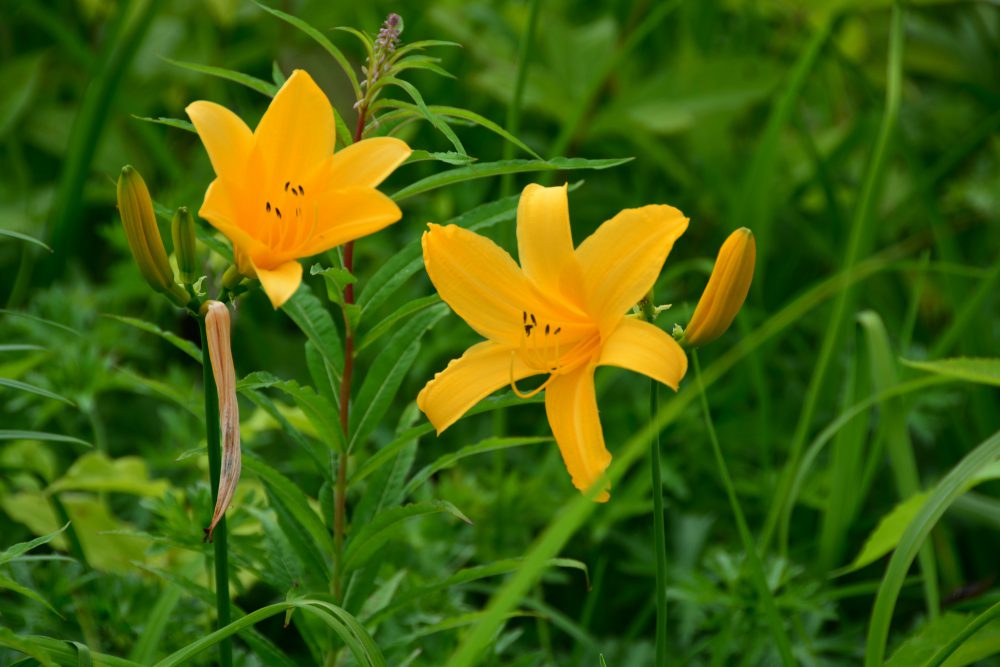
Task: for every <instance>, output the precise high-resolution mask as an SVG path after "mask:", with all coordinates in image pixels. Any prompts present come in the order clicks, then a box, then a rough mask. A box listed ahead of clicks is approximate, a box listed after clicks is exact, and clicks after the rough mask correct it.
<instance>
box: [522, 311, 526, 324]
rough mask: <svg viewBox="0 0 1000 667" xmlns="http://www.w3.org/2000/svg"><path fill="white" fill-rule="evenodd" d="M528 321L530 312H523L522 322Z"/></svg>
mask: <svg viewBox="0 0 1000 667" xmlns="http://www.w3.org/2000/svg"><path fill="white" fill-rule="evenodd" d="M527 321H528V313H525V312H523V311H522V312H521V322H522V323H526V322H527Z"/></svg>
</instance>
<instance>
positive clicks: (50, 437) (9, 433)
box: [0, 429, 93, 447]
mask: <svg viewBox="0 0 1000 667" xmlns="http://www.w3.org/2000/svg"><path fill="white" fill-rule="evenodd" d="M0 440H43V441H45V442H68V443H72V444H74V445H83V446H84V447H93V445H92V444H90V443H89V442H87V441H86V440H81V439H79V438H74V437H72V436H69V435H61V434H59V433H43V432H41V431H17V430H10V429H0Z"/></svg>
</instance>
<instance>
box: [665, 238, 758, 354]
mask: <svg viewBox="0 0 1000 667" xmlns="http://www.w3.org/2000/svg"><path fill="white" fill-rule="evenodd" d="M756 259H757V243H756V241H754V237H753V232H751V231H750V230H749V229H747V228H746V227H741V228H740V229H737V230H736V231H735V232H733V233H732V234H730V235H729V238H727V239H726V241H725V243H723V244H722V247H721V248H720V249H719V256H718V258H717V259H716V260H715V268H713V269H712V275H711V276H710V277H709V279H708V285H707V286H706V287H705V291H704V292H703V293H702V295H701V299H700V300H699V301H698V306H697V307H696V308H695V310H694V315H692V316H691V322H689V323H688V325H687V326H686V327H685V328H684V334H683V338H682V342H683V343H684V344H685V345H688V346H691V347H699V346H701V345H704V344H706V343H710V342H712V341H713V340H715V339H716V338H718V337H719V336H721V335H722V334H724V333H725V332H726V330H727V329H728V328H729V325H731V324H732V323H733V320H734V319H735V318H736V313H738V312H739V311H740V308H741V307H742V306H743V302H744V301H745V300H746V298H747V293H748V292H749V291H750V282H751V281H752V280H753V269H754V263H755V262H756Z"/></svg>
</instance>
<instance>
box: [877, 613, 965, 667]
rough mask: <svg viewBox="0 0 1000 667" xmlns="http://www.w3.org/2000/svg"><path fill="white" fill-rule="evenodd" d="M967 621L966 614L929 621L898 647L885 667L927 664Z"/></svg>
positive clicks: (943, 616)
mask: <svg viewBox="0 0 1000 667" xmlns="http://www.w3.org/2000/svg"><path fill="white" fill-rule="evenodd" d="M969 619H970V617H969V616H968V615H967V614H957V613H954V612H949V613H947V614H943V615H941V616H939V617H938V618H936V619H934V620H932V621H930V622H929V623H927V624H926V625H924V626H923V627H922V628H920V630H919V631H917V632H916V633H914V634H911V635H910V636H909V637H908V638H907V639H906V641H904V642H903V643H902V644H901V645H900V646H899V648H898V649H897V650H896V652H895V653H893V654H892V657H891V658H889V660H888V661H887V662H886V663H885V667H921V666H922V665H925V664H927V661H928V660H930V659H931V658H932V657H933V656H934V654H935V653H937V651H938V649H939V648H941V647H942V646H944V645H945V644H947V643H948V642H949V641H951V638H952V637H954V636H955V635H956V634H958V633H959V632H960V631H961V630H962V628H964V627H965V626H966V624H967V623H968V622H969Z"/></svg>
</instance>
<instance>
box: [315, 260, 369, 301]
mask: <svg viewBox="0 0 1000 667" xmlns="http://www.w3.org/2000/svg"><path fill="white" fill-rule="evenodd" d="M309 275H312V276H323V282H325V283H326V297H327V298H328V299H329V300H330V301H332V302H333V303H336V304H339V305H341V306H343V305H344V289H345V288H346V287H347V286H348V285H353V284H354V283H356V282H357V281H358V279H357V278H355V277H354V274H352V273H351V272H350V271H348V270H347V269H345V268H341V267H339V266H330V267H324V266H323V265H321V264H313V265H312V267H311V268H310V269H309Z"/></svg>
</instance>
